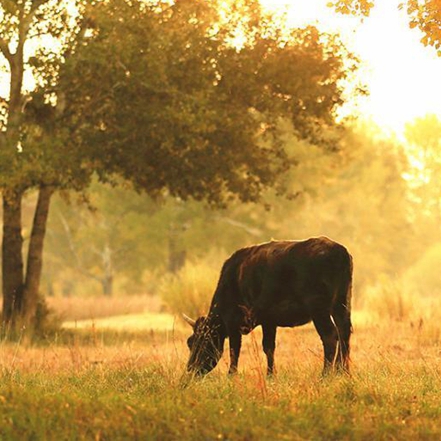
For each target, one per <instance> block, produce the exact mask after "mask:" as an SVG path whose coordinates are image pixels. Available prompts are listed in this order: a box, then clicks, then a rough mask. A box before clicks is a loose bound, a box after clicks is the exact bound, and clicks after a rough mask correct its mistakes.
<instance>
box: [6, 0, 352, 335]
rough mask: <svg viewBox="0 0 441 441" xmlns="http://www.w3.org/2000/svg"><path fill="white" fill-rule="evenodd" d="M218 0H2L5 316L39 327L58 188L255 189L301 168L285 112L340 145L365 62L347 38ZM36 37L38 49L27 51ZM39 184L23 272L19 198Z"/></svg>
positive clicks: (191, 193)
mask: <svg viewBox="0 0 441 441" xmlns="http://www.w3.org/2000/svg"><path fill="white" fill-rule="evenodd" d="M221 4H222V2H220V3H219V5H218V4H216V3H215V2H197V1H194V0H179V1H177V2H176V3H174V4H171V5H170V4H169V3H162V2H157V3H145V2H138V1H130V2H129V1H125V0H114V1H112V2H93V3H88V2H87V4H86V2H84V4H83V2H78V3H77V4H76V5H77V9H76V10H75V11H73V12H72V13H68V11H70V9H69V7H70V6H69V5H68V3H65V2H63V1H62V0H22V1H18V2H12V1H10V0H3V1H2V2H1V3H0V5H1V7H2V9H1V13H2V14H3V20H2V25H1V26H3V28H2V29H1V45H0V49H1V51H2V53H3V55H4V57H5V59H6V63H7V65H8V66H9V78H10V94H9V96H8V97H7V98H5V100H4V101H3V105H4V109H5V111H4V116H5V117H4V130H3V131H2V133H1V136H2V146H1V158H0V159H1V161H0V168H2V169H4V170H5V171H6V173H5V174H4V175H3V177H2V181H1V189H2V194H3V205H4V231H3V294H4V315H3V320H4V322H5V323H6V324H8V325H11V326H14V325H15V324H16V323H24V324H26V325H27V326H28V327H32V323H33V318H34V317H35V310H36V299H37V297H38V289H39V282H40V277H41V268H42V249H43V242H44V233H45V227H46V221H47V216H48V211H49V201H50V197H51V195H52V194H53V192H54V191H55V190H57V189H76V190H82V189H84V188H86V187H87V186H88V184H89V183H90V179H91V176H92V175H93V174H96V175H97V176H98V178H99V179H100V180H101V181H104V182H113V183H117V182H118V179H119V178H123V179H125V180H129V181H131V182H132V183H133V185H134V186H135V188H136V189H137V190H139V191H141V190H142V191H145V192H147V193H148V194H149V195H151V196H158V195H160V194H170V195H173V196H175V197H179V198H181V199H187V198H194V199H197V200H208V201H209V202H211V203H214V204H225V203H227V202H228V201H230V200H232V199H233V198H235V197H239V198H240V199H242V200H245V201H247V200H257V199H258V197H259V195H260V194H261V192H262V190H263V189H264V188H266V187H270V186H273V185H275V183H276V182H277V178H278V177H279V176H280V174H281V173H282V172H283V171H285V170H286V169H288V168H289V166H290V161H291V158H290V157H289V155H287V153H286V152H285V150H284V149H283V146H282V144H281V142H280V139H279V137H278V133H277V130H276V127H277V124H278V123H279V121H280V120H281V119H286V120H288V121H289V122H290V124H291V126H292V130H293V131H294V133H296V134H297V136H298V137H299V138H301V139H309V140H311V141H312V142H315V143H316V144H319V145H321V146H322V147H323V148H325V149H329V150H336V149H337V142H336V140H335V139H334V138H329V137H328V136H327V135H326V133H327V128H329V127H334V126H337V124H336V122H335V119H334V116H335V109H336V108H337V107H338V106H339V105H340V104H341V103H342V102H343V99H342V80H343V79H344V78H346V76H347V75H348V74H349V73H350V70H351V69H352V68H353V67H354V65H355V64H354V63H352V64H351V62H349V64H345V63H343V57H345V56H346V57H347V58H348V59H349V60H351V57H350V55H349V54H347V53H346V52H345V51H344V48H343V47H342V46H341V44H340V43H339V41H338V40H337V39H336V38H334V37H332V36H329V35H328V36H324V35H321V34H320V33H319V32H318V31H317V30H316V29H315V28H313V27H309V28H306V29H303V30H295V31H292V32H291V33H289V34H287V33H286V32H282V31H280V30H278V29H275V28H274V27H272V26H271V19H270V17H266V16H264V15H263V14H262V12H261V10H260V8H259V6H258V2H256V1H254V0H244V1H243V2H240V4H241V8H242V9H241V10H242V14H241V15H240V16H238V18H237V20H236V21H234V20H232V21H230V22H225V21H222V18H221V14H219V11H220V9H219V8H220V7H221V6H220V5H221ZM236 6H237V4H236ZM122 35H123V36H124V38H121V36H122ZM241 35H242V37H243V38H242V40H243V43H242V45H241V46H237V45H233V44H232V41H234V39H235V37H238V36H241ZM43 37H45V38H51V42H52V44H43V45H42V44H41V43H42V40H41V38H43ZM39 39H40V40H39ZM32 41H34V42H35V44H36V45H37V46H38V50H35V51H34V53H32V54H26V53H25V52H26V51H25V45H26V44H28V43H30V42H32ZM43 41H44V40H43ZM236 41H237V39H236ZM27 68H31V69H32V70H33V72H34V78H35V81H36V86H35V88H34V89H33V90H32V91H31V92H26V89H25V88H24V87H23V78H24V73H25V70H26V69H27ZM11 164H12V167H11ZM33 188H37V189H39V198H38V203H37V209H36V216H35V221H34V227H33V233H32V236H31V241H30V245H29V252H28V262H27V266H26V275H24V270H23V267H24V265H23V259H22V242H23V240H22V236H21V213H20V209H21V200H22V198H23V195H24V194H25V192H26V191H28V190H30V189H33Z"/></svg>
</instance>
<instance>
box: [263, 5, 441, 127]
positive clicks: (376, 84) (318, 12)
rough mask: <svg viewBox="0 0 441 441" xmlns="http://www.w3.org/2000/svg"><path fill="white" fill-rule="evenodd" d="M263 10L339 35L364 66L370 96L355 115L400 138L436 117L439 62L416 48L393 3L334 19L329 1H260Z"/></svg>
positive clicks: (440, 102) (440, 99)
mask: <svg viewBox="0 0 441 441" xmlns="http://www.w3.org/2000/svg"><path fill="white" fill-rule="evenodd" d="M261 1H262V3H263V4H265V5H268V7H271V8H274V7H286V8H287V9H288V14H289V19H290V21H291V22H292V23H293V24H296V25H303V24H305V23H313V24H317V25H318V26H319V27H321V28H323V29H324V30H327V31H336V30H338V31H340V32H341V33H342V37H343V39H344V41H345V43H347V44H348V46H349V47H350V48H351V49H352V50H353V51H355V52H356V53H357V54H358V56H359V57H360V59H361V60H362V61H363V68H362V71H361V75H362V78H363V80H364V81H365V83H366V84H367V85H368V88H369V90H370V96H369V97H368V98H364V99H363V101H362V102H361V103H360V104H359V107H358V109H359V111H360V112H361V113H362V115H363V116H364V117H365V118H367V119H372V120H373V121H374V122H376V123H377V124H379V125H380V126H381V127H383V128H385V129H386V130H388V129H392V130H395V131H397V132H398V133H400V132H401V131H402V128H403V126H404V124H405V123H406V122H407V121H411V120H412V119H414V118H415V117H417V116H423V115H425V114H427V113H435V114H437V115H439V116H440V117H441V57H437V55H436V53H435V51H434V49H432V48H426V47H424V46H423V45H422V44H421V43H420V33H419V31H418V30H415V29H414V30H411V29H409V27H408V19H407V15H406V13H405V11H399V10H398V8H397V5H398V3H399V1H398V0H376V7H375V8H374V9H373V10H372V12H371V16H370V17H369V18H367V19H364V21H363V22H360V19H359V18H354V17H348V16H339V15H336V14H335V13H334V12H333V11H332V10H330V9H329V8H327V7H326V4H327V3H328V0H308V1H305V0H291V1H289V0H261Z"/></svg>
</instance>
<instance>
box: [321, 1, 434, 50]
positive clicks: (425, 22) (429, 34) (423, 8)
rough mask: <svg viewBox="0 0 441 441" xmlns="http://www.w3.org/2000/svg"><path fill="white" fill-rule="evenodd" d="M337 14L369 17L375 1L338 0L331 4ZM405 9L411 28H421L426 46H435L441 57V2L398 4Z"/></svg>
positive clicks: (422, 40)
mask: <svg viewBox="0 0 441 441" xmlns="http://www.w3.org/2000/svg"><path fill="white" fill-rule="evenodd" d="M330 6H332V7H334V8H335V9H336V10H337V12H340V13H343V14H355V15H364V16H368V15H369V13H370V11H371V9H372V8H373V7H374V6H375V1H374V0H336V1H332V2H331V3H330ZM397 6H398V7H399V8H405V9H406V11H407V14H408V16H409V26H410V27H411V28H419V29H420V30H421V31H422V33H423V36H422V37H421V42H422V43H423V44H424V45H425V46H433V47H434V48H435V49H436V50H437V52H438V55H441V26H440V23H441V1H440V0H423V1H421V0H407V1H405V2H403V3H399V4H397Z"/></svg>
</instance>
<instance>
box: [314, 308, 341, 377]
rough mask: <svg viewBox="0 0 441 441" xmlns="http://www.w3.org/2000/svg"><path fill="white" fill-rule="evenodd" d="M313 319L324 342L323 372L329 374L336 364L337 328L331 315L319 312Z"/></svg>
mask: <svg viewBox="0 0 441 441" xmlns="http://www.w3.org/2000/svg"><path fill="white" fill-rule="evenodd" d="M312 321H313V322H314V326H315V329H316V330H317V332H318V334H319V335H320V338H321V340H322V343H323V350H324V355H325V357H324V358H325V362H324V367H323V374H327V373H328V372H329V371H330V370H331V369H332V368H333V366H334V359H335V352H336V350H337V342H338V334H337V329H336V327H335V325H334V323H332V320H331V316H330V315H327V314H317V315H315V316H314V317H313V318H312Z"/></svg>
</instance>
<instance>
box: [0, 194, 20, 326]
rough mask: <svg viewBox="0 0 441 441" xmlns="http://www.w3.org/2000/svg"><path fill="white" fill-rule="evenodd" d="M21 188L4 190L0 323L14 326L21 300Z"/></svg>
mask: <svg viewBox="0 0 441 441" xmlns="http://www.w3.org/2000/svg"><path fill="white" fill-rule="evenodd" d="M22 197H23V193H22V192H21V191H13V190H11V191H5V192H4V193H3V242H2V271H3V277H2V288H3V325H5V327H6V328H13V327H15V324H16V319H17V317H18V315H19V313H20V311H21V308H22V304H23V256H22V245H23V237H22V234H21V200H22Z"/></svg>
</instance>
